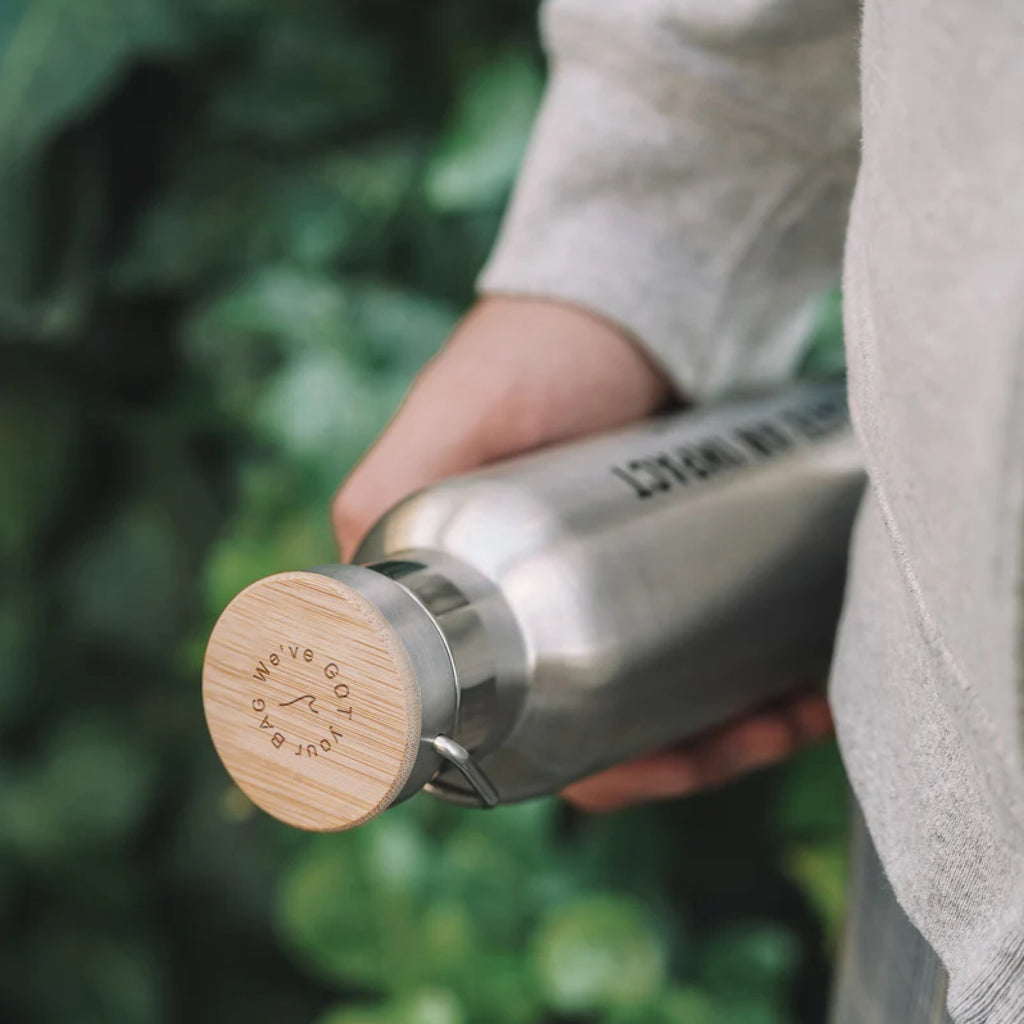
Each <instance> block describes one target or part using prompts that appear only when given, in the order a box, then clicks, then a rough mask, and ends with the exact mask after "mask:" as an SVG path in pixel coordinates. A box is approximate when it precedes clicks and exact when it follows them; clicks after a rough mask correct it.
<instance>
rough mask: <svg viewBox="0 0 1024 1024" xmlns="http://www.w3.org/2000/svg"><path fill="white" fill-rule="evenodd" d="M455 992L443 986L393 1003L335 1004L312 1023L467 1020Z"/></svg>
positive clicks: (452, 1023) (451, 1023)
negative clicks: (335, 1005) (365, 1004)
mask: <svg viewBox="0 0 1024 1024" xmlns="http://www.w3.org/2000/svg"><path fill="white" fill-rule="evenodd" d="M468 1020H469V1018H468V1017H466V1015H465V1012H464V1011H463V1009H462V1007H461V1005H460V1004H459V1001H458V999H457V998H456V996H455V995H454V994H453V993H452V992H449V991H446V990H445V989H437V988H434V989H423V990H422V991H420V992H416V993H414V994H413V995H411V996H409V997H408V998H406V999H401V1000H398V1001H396V1002H393V1003H379V1004H374V1005H367V1006H344V1005H342V1006H338V1007H335V1008H333V1009H331V1010H328V1011H327V1012H326V1013H325V1014H323V1016H321V1017H318V1018H317V1019H316V1022H315V1024H468Z"/></svg>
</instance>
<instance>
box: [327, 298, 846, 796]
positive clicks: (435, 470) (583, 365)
mask: <svg viewBox="0 0 1024 1024" xmlns="http://www.w3.org/2000/svg"><path fill="white" fill-rule="evenodd" d="M669 398H670V389H669V385H668V382H667V381H666V379H665V378H664V376H663V375H662V374H661V373H660V371H659V370H658V369H657V367H655V365H654V364H653V363H652V362H651V361H650V360H649V359H648V358H647V356H646V355H645V354H644V353H643V351H642V350H641V349H640V348H639V347H638V346H637V345H636V344H635V343H634V342H633V341H632V340H631V339H630V338H629V337H627V335H626V334H625V333H624V332H623V331H621V330H620V329H619V328H617V327H616V326H615V325H613V324H611V323H609V322H607V321H605V320H602V319H601V318H599V317H597V316H594V315H593V314H590V313H588V312H585V311H584V310H582V309H579V308H576V307H574V306H569V305H563V304H560V303H556V302H549V301H543V300H537V299H516V298H490V299H485V300H484V301H482V302H480V303H479V304H478V305H477V306H475V307H474V308H473V309H472V310H471V311H470V313H469V314H468V315H467V316H466V317H465V319H464V320H463V321H462V323H461V324H460V325H459V327H458V328H457V330H456V331H455V333H454V334H453V336H452V338H451V339H450V340H449V342H448V344H447V345H446V346H445V347H444V349H443V350H442V351H441V352H440V353H439V354H438V355H437V356H436V357H435V358H434V359H433V360H432V361H431V362H430V363H429V364H428V365H427V366H426V368H425V369H424V370H423V371H422V373H421V374H420V375H419V377H418V378H417V380H416V382H415V384H414V385H413V387H412V389H411V390H410V392H409V394H408V395H407V396H406V399H405V401H404V402H403V403H402V406H401V408H400V409H399V410H398V412H397V413H396V415H395V416H394V418H393V419H392V421H391V422H390V423H389V424H388V426H387V428H386V429H385V430H384V432H383V433H382V434H381V436H380V438H379V439H378V440H377V442H376V444H375V445H374V446H373V447H372V448H371V449H370V451H369V452H368V453H367V454H366V455H365V456H364V457H363V459H362V461H361V462H360V463H359V465H357V466H356V468H355V469H354V470H353V471H352V472H351V473H350V474H349V476H348V478H347V479H346V480H345V481H344V483H343V485H342V486H341V488H340V490H339V491H338V494H337V496H336V497H335V500H334V504H333V507H332V521H333V524H334V531H335V535H336V537H337V541H338V547H339V549H340V551H341V556H342V558H343V559H345V560H348V559H350V558H351V557H352V555H353V554H354V553H355V551H356V548H357V547H358V546H359V543H360V541H361V540H362V539H363V537H364V536H365V535H366V533H367V532H368V531H369V529H370V528H371V527H372V526H373V524H374V523H375V522H376V521H377V520H378V519H379V518H380V517H381V516H382V515H383V514H384V513H385V512H386V511H387V510H388V509H389V508H391V506H392V505H394V504H395V503H396V502H398V501H399V500H400V499H402V498H404V497H405V496H406V495H408V494H411V493H412V492H413V491H415V490H418V489H419V488H421V487H424V486H426V485H427V484H430V483H433V482H435V481H438V480H441V479H443V478H444V477H447V476H451V475H452V474H455V473H462V472H466V471H468V470H471V469H474V468H476V467H478V466H482V465H484V464H485V463H488V462H493V461H496V460H498V459H502V458H506V457H508V456H511V455H514V454H516V453H518V452H523V451H527V450H529V449H531V448H539V447H541V446H544V445H549V444H554V443H556V442H559V441H566V440H569V439H570V438H574V437H582V436H584V435H587V434H592V433H595V432H597V431H601V430H608V429H610V428H613V427H616V426H620V425H623V424H626V423H630V422H632V421H634V420H638V419H642V418H643V417H645V416H648V415H650V414H651V413H653V412H654V411H655V410H656V409H658V408H659V407H661V406H663V405H664V404H665V403H666V402H667V401H668V399H669ZM830 728H831V723H830V719H829V715H828V708H827V705H826V703H825V699H824V697H822V696H820V695H819V694H814V693H802V694H800V695H797V696H794V697H791V698H787V699H785V700H783V701H782V702H779V703H776V704H775V705H773V706H772V707H770V708H766V709H764V710H762V711H759V712H757V713H755V714H752V715H749V716H747V717H745V718H743V719H742V720H741V721H738V722H734V723H729V724H727V725H725V726H723V727H721V728H719V729H717V730H715V731H714V732H712V733H707V734H704V735H702V736H699V737H697V738H695V739H691V740H689V741H687V742H685V743H682V744H680V745H678V746H676V747H673V748H671V749H670V750H666V751H661V752H658V753H655V754H650V755H648V756H645V757H642V758H639V759H638V760H635V761H630V762H628V763H627V764H623V765H619V766H617V767H614V768H611V769H609V770H608V771H605V772H601V773H600V774H599V775H594V776H592V777H590V778H587V779H583V780H581V781H579V782H576V783H574V784H573V785H571V786H569V787H568V788H567V789H566V790H565V792H564V794H563V795H564V796H565V797H566V798H567V799H569V800H570V801H571V802H573V803H575V804H577V805H578V806H580V807H582V808H584V809H587V810H614V809H617V808H620V807H624V806H627V805H629V804H633V803H640V802H644V801H648V800H661V799H667V798H670V797H676V796H681V795H683V794H684V793H688V792H690V791H692V790H695V789H700V788H702V787H705V786H710V785H717V784H720V783H722V782H724V781H726V780H728V779H730V778H733V777H735V776H737V775H740V774H743V773H744V772H747V771H750V770H752V769H754V768H759V767H762V766H765V765H769V764H773V763H775V762H776V761H780V760H782V759H783V758H785V757H787V756H788V755H789V754H791V753H792V752H793V751H795V750H796V749H797V748H799V747H800V746H803V745H804V744H805V743H807V742H809V741H811V740H814V739H818V738H820V737H822V736H824V735H826V734H827V733H828V732H829V731H830Z"/></svg>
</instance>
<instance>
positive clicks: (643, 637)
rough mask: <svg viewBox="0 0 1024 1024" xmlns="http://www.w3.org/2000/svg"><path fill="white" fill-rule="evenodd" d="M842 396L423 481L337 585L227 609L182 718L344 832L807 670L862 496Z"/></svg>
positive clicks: (655, 736) (309, 822)
mask: <svg viewBox="0 0 1024 1024" xmlns="http://www.w3.org/2000/svg"><path fill="white" fill-rule="evenodd" d="M863 479H864V478H863V472H862V468H861V460H860V454H859V450H858V446H857V444H856V442H855V440H854V438H853V435H852V432H851V429H850V426H849V419H848V415H847V410H846V403H845V391H844V387H843V384H842V382H839V381H834V380H833V381H826V382H813V383H804V384H800V385H796V386H794V387H792V388H791V389H789V390H787V391H785V392H783V393H780V394H775V395H771V396H762V397H757V398H746V399H738V400H733V401H729V402H725V403H721V404H717V405H711V406H706V407H701V408H697V409H693V410H690V411H686V412H682V413H676V414H672V415H669V416H665V417H662V418H657V419H653V420H650V421H647V422H644V423H642V424H639V425H637V426H633V427H631V428H629V429H625V430H620V431H617V432H614V433H608V434H604V435H600V436H596V437H593V438H590V439H587V440H585V441H581V442H576V443H572V444H568V445H564V446H560V447H557V448H552V449H548V450H544V451H540V452H537V453H533V454H528V455H523V456H520V457H517V458H515V459H512V460H510V461H507V462H504V463H502V464H500V465H495V466H493V467H490V468H487V469H484V470H482V471H478V472H474V473H471V474H467V475H464V476H459V477H455V478H452V479H450V480H446V481H444V482H442V483H440V484H437V485H435V486H432V487H429V488H426V489H425V490H423V491H421V492H419V493H417V494H414V495H412V496H411V497H409V498H407V499H406V500H405V501H403V502H401V503H400V504H399V505H398V506H397V507H395V508H394V509H392V510H391V511H390V512H388V513H387V515H385V516H384V518H383V519H382V520H381V521H380V522H379V523H378V524H377V525H376V527H375V528H374V529H373V530H372V532H371V533H370V535H369V536H368V537H367V538H366V540H365V542H364V543H363V544H362V546H361V548H360V550H359V552H358V553H357V556H356V559H355V561H356V562H357V563H359V564H353V565H327V566H321V567H319V568H316V569H312V570H309V571H306V572H290V573H281V574H279V575H276V576H271V577H268V578H266V579H263V580H260V581H258V582H256V583H254V584H253V585H252V586H250V587H248V588H247V589H246V590H244V591H243V592H242V593H241V594H239V595H238V596H237V597H236V598H235V599H234V600H233V601H232V602H231V604H230V605H229V606H228V608H227V609H226V610H225V611H224V613H223V615H222V616H221V617H220V619H219V620H218V622H217V625H216V627H215V629H214V631H213V634H212V637H211V639H210V643H209V647H208V650H207V655H206V661H205V666H204V680H203V689H204V703H205V707H206V714H207V720H208V723H209V727H210V731H211V734H212V737H213V741H214V744H215V745H216V748H217V750H218V752H219V754H220V756H221V758H222V759H223V761H224V762H225V764H226V765H227V767H228V769H229V771H230V772H231V774H232V775H233V777H234V778H235V780H236V782H237V783H238V785H239V786H240V787H241V788H242V789H243V790H244V791H245V792H246V793H247V794H248V795H249V796H250V797H251V798H252V799H253V800H254V801H255V802H256V803H257V804H258V805H260V806H261V807H263V808H264V809H265V810H267V811H269V812H270V813H271V814H273V815H275V816H276V817H278V818H280V819H281V820H283V821H286V822H289V823H291V824H293V825H296V826H299V827H302V828H309V829H316V830H338V829H344V828H350V827H352V826H354V825H358V824H360V823H361V822H363V821H366V820H368V819H369V818H371V817H373V816H374V815H376V814H378V813H379V812H380V811H381V810H383V809H384V808H385V807H387V806H389V805H390V804H392V803H394V802H396V801H398V800H401V799H404V798H405V797H408V796H410V795H411V794H413V793H416V792H417V791H419V790H420V789H427V790H429V791H430V792H432V793H434V794H436V795H438V796H441V797H444V798H445V799H448V800H454V801H458V802H462V803H466V804H476V805H486V806H489V805H494V804H496V803H504V802H509V801H516V800H523V799H526V798H528V797H532V796H537V795H539V794H544V793H552V792H555V791H556V790H558V789H559V788H560V787H562V786H564V785H566V784H567V783H569V782H571V781H573V780H575V779H578V778H580V777H582V776H584V775H587V774H589V773H592V772H594V771H597V770H599V769H601V768H604V767H607V766H609V765H611V764H614V763H616V762H619V761H622V760H625V759H627V758H629V757H631V756H634V755H637V754H639V753H642V752H645V751H649V750H651V749H654V748H656V747H659V746H661V745H664V744H667V743H669V742H671V741H673V740H677V739H679V738H681V737H685V736H688V735H691V734H693V733H695V732H698V731H699V730H702V729H705V728H707V727H709V726H712V725H714V724H716V723H719V722H721V721H723V720H724V719H726V718H728V717H730V716H733V715H736V714H737V713H739V712H741V711H743V710H744V709H746V708H748V707H750V706H752V705H755V704H757V703H759V702H762V701H764V700H765V699H767V698H769V697H771V696H773V695H776V694H778V693H780V692H781V691H784V690H786V689H787V688H790V687H792V686H794V685H795V684H798V683H802V682H808V681H813V680H815V679H818V678H821V677H822V675H823V674H824V672H825V670H826V668H827V663H828V659H829V656H830V651H831V646H832V641H833V635H834V632H835V627H836V622H837V618H838V614H839V607H840V602H841V598H842V590H843V583H844V568H845V561H846V551H847V545H848V541H849V535H850V530H851V525H852V522H853V517H854V514H855V511H856V507H857V504H858V501H859V498H860V495H861V491H862V487H863Z"/></svg>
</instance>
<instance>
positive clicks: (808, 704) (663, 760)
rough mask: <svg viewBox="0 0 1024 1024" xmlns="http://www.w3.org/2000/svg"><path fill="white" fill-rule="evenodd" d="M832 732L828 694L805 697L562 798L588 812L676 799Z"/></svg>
mask: <svg viewBox="0 0 1024 1024" xmlns="http://www.w3.org/2000/svg"><path fill="white" fill-rule="evenodd" d="M831 731H832V718H831V714H830V712H829V709H828V703H827V700H826V698H825V697H824V695H822V694H820V693H817V692H814V691H806V692H801V693H799V694H797V695H795V696H791V697H788V698H786V699H784V700H783V701H781V702H776V703H775V704H773V705H771V706H770V707H768V708H766V709H763V710H761V711H759V712H756V713H753V714H750V715H748V716H746V717H744V718H743V719H741V720H739V721H737V722H729V723H726V724H725V725H723V726H721V727H719V728H717V729H714V730H712V731H709V732H707V733H704V734H702V735H700V736H697V737H695V738H693V739H690V740H687V741H686V742H684V743H681V744H678V745H675V746H673V747H670V748H667V749H665V750H662V751H658V752H656V753H654V754H649V755H646V756H644V757H641V758H637V759H635V760H632V761H629V762H627V763H626V764H623V765H618V766H616V767H614V768H611V769H609V770H608V771H605V772H601V773H599V774H597V775H593V776H590V777H589V778H586V779H582V780H580V781H579V782H576V783H573V784H572V785H571V786H568V787H567V788H566V789H565V790H563V792H562V795H563V797H565V799H567V800H568V801H569V802H570V803H572V804H574V805H575V806H577V807H579V808H580V809H582V810H587V811H611V810H618V809H620V808H622V807H626V806H629V805H631V804H635V803H644V802H649V801H652V800H665V799H674V798H678V797H682V796H686V795H688V794H690V793H692V792H694V791H696V790H699V789H706V788H710V787H714V786H718V785H722V784H723V783H725V782H728V781H729V780H731V779H734V778H737V777H739V776H741V775H744V774H746V773H748V772H751V771H754V770H756V769H759V768H764V767H768V766H769V765H772V764H776V763H778V762H779V761H782V760H784V759H785V758H786V757H788V756H790V755H791V754H793V753H794V752H795V751H796V750H798V749H800V748H801V747H802V746H805V745H806V744H808V743H812V742H815V741H816V740H820V739H823V738H825V737H826V736H828V735H829V734H830V733H831Z"/></svg>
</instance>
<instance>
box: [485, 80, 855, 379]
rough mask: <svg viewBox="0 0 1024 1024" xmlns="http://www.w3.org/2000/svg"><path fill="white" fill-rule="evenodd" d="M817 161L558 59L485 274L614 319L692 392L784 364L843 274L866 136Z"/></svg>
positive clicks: (761, 133) (771, 375)
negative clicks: (852, 147)
mask: <svg viewBox="0 0 1024 1024" xmlns="http://www.w3.org/2000/svg"><path fill="white" fill-rule="evenodd" d="M851 157H852V159H851ZM808 162H809V161H807V160H806V158H801V156H800V155H799V154H795V153H793V152H790V151H787V147H786V146H784V145H781V144H780V141H779V140H778V139H777V138H776V137H775V136H774V135H773V134H772V133H771V132H769V131H766V130H761V129H759V128H758V127H757V126H756V125H751V124H750V123H744V124H733V123H723V122H722V121H715V120H709V119H707V118H701V117H693V116H687V113H686V112H685V111H682V112H680V111H678V110H669V109H665V107H664V106H663V105H657V104H654V103H652V102H650V101H648V100H647V99H646V98H644V97H642V96H640V95H639V94H638V93H637V92H635V91H634V90H632V89H631V88H630V87H629V86H628V85H627V84H626V83H624V82H621V81H619V80H617V79H615V78H614V77H610V76H604V75H601V74H599V73H598V72H597V71H595V70H593V69H592V68H590V67H589V66H587V65H584V64H581V63H577V62H572V61H563V62H560V63H559V64H557V65H556V69H555V71H554V73H553V75H552V78H551V80H550V82H549V85H548V90H547V93H546V95H545V100H544V103H543V106H542V108H541V112H540V114H539V117H538V120H537V123H536V125H535V128H534V133H533V137H532V140H531V144H530V147H529V149H528V152H527V155H526V159H525V161H524V164H523V167H522V170H521V172H520V176H519V180H518V182H517V186H516V190H515V193H514V195H513V197H512V201H511V203H510V206H509V209H508V211H507V213H506V216H505V219H504V222H503V225H502V228H501V231H500V234H499V237H498V241H497V243H496V245H495V247H494V249H493V251H492V253H491V256H490V258H489V260H488V262H487V264H486V266H485V267H484V269H483V271H482V273H481V275H480V277H479V279H478V282H477V285H478V289H479V291H480V292H481V293H482V294H513V295H529V296H534V297H547V298H552V299H556V300H559V301H564V302H569V303H572V304H575V305H578V306H581V307H583V308H585V309H588V310H591V311H592V312H594V313H597V314H599V315H601V316H602V317H604V318H606V319H608V320H611V321H612V322H614V323H616V324H618V325H620V326H621V327H622V328H623V329H624V330H625V331H626V332H627V333H628V334H629V335H631V336H632V337H633V338H634V339H635V340H636V342H637V343H638V344H640V345H641V346H642V347H643V348H644V349H645V350H646V351H647V352H648V353H649V355H650V357H651V358H652V359H653V360H654V361H655V363H656V364H658V365H659V366H660V367H661V368H662V369H663V370H664V372H665V374H666V375H667V377H668V378H669V380H670V381H671V383H672V384H673V386H674V387H675V389H676V391H677V392H678V393H679V394H680V395H682V396H686V397H687V398H691V399H703V398H707V397H711V396H713V395H715V394H718V393H721V392H723V391H727V390H731V389H735V388H740V387H746V386H753V385H758V384H763V383H767V382H770V381H774V380H778V379H780V378H783V377H785V376H787V375H790V374H791V373H792V372H793V370H794V367H795V365H796V362H797V360H798V359H799V357H800V355H801V352H802V349H803V345H804V343H805V341H806V338H807V335H808V333H809V330H810V328H811V325H812V322H813V316H814V306H815V303H816V301H817V298H818V295H819V293H820V292H821V291H822V290H823V289H824V288H826V287H828V286H829V285H831V284H833V283H834V282H835V281H836V280H837V279H838V277H839V269H840V268H839V263H840V259H839V257H840V253H841V239H842V234H843V231H844V228H845V222H846V215H847V209H848V205H849V197H850V192H851V191H852V184H853V178H854V172H855V167H856V152H855V151H854V152H852V153H844V154H840V155H839V156H833V157H832V158H831V159H828V160H823V161H820V162H819V163H818V164H816V165H814V166H808Z"/></svg>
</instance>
